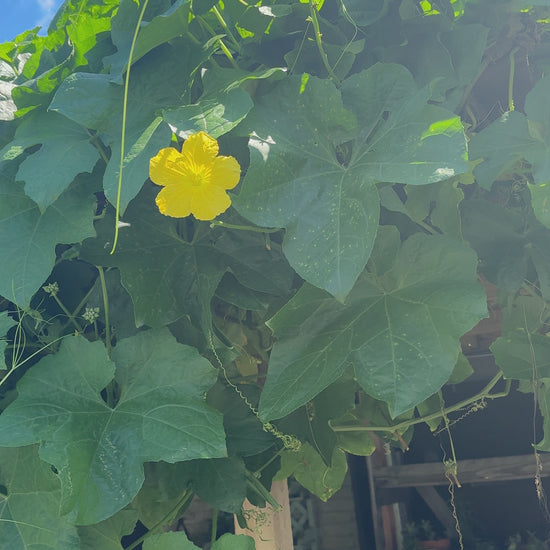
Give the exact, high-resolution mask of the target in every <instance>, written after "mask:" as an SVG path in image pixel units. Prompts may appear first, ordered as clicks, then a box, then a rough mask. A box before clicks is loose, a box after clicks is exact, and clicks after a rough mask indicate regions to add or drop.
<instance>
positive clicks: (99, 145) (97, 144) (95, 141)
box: [88, 130, 109, 164]
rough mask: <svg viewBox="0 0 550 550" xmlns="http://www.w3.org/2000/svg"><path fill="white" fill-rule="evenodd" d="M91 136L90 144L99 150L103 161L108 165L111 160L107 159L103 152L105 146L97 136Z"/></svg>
mask: <svg viewBox="0 0 550 550" xmlns="http://www.w3.org/2000/svg"><path fill="white" fill-rule="evenodd" d="M88 133H90V131H89V130H88ZM90 136H91V137H90V143H91V144H92V145H93V146H94V147H95V148H96V149H97V150H98V152H99V156H100V157H101V158H102V159H103V162H104V163H105V164H108V163H109V158H108V157H107V154H106V153H105V151H104V150H103V144H102V143H101V141H100V140H99V138H98V136H97V134H91V133H90Z"/></svg>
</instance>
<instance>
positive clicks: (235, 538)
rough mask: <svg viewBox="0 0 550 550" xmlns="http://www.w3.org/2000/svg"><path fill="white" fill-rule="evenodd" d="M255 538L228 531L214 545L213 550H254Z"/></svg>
mask: <svg viewBox="0 0 550 550" xmlns="http://www.w3.org/2000/svg"><path fill="white" fill-rule="evenodd" d="M255 546H256V545H255V544H254V539H253V538H252V537H249V536H247V535H233V534H231V533H226V534H225V535H222V536H221V537H220V538H219V539H218V540H216V541H215V542H214V544H213V545H212V550H254V548H255Z"/></svg>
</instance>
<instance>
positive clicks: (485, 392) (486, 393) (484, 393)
mask: <svg viewBox="0 0 550 550" xmlns="http://www.w3.org/2000/svg"><path fill="white" fill-rule="evenodd" d="M502 376H503V374H502V371H500V372H498V374H496V375H495V376H494V377H493V378H492V379H491V380H490V381H489V383H488V384H487V385H486V386H485V387H484V388H483V389H482V390H481V391H480V392H478V393H476V394H475V395H474V396H472V397H469V398H468V399H464V400H463V401H459V402H458V403H455V404H454V405H451V406H450V407H447V408H446V409H444V410H442V411H438V412H434V413H432V414H428V415H426V416H421V417H419V418H412V419H411V420H405V421H403V422H400V423H399V424H394V425H393V426H333V425H331V427H332V429H333V430H334V431H335V432H394V431H402V430H403V431H404V430H406V429H407V428H410V427H411V426H414V425H415V424H421V423H422V422H430V421H431V420H435V419H436V418H442V417H443V416H445V415H446V414H450V413H452V412H455V411H458V410H460V409H463V408H465V407H467V406H468V405H471V404H472V403H475V402H476V401H479V400H480V399H497V398H499V397H505V396H507V395H508V393H509V391H510V383H511V381H510V380H506V387H505V389H504V391H502V392H499V393H493V394H491V393H490V391H491V390H492V389H493V388H494V387H495V385H496V384H497V383H498V382H499V380H500V379H501V378H502Z"/></svg>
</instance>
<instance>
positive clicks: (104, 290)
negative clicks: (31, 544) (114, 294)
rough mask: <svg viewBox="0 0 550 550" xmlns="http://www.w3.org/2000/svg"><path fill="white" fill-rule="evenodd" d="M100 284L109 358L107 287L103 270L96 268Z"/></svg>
mask: <svg viewBox="0 0 550 550" xmlns="http://www.w3.org/2000/svg"><path fill="white" fill-rule="evenodd" d="M96 267H97V271H98V273H99V280H100V282H101V293H102V294H103V309H104V311H105V346H106V347H107V355H108V356H109V357H111V349H112V348H111V326H110V322H109V296H108V295H107V285H106V284H105V273H104V271H103V268H102V267H101V266H99V265H97V266H96Z"/></svg>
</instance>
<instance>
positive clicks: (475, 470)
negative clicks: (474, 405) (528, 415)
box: [372, 453, 550, 489]
mask: <svg viewBox="0 0 550 550" xmlns="http://www.w3.org/2000/svg"><path fill="white" fill-rule="evenodd" d="M540 459H541V463H542V472H541V475H542V476H550V454H547V453H540ZM535 471H536V463H535V457H534V455H532V454H529V455H520V456H502V457H495V458H476V459H472V460H459V461H458V472H457V477H458V480H459V481H460V483H461V484H464V483H487V482H494V481H511V480H515V479H534V477H535ZM372 475H373V478H374V484H375V486H376V488H377V489H394V488H398V487H418V486H422V485H447V484H448V483H449V482H448V481H447V478H446V477H445V466H444V465H443V464H442V463H441V462H428V463H424V464H403V465H400V466H378V467H374V468H373V469H372Z"/></svg>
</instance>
